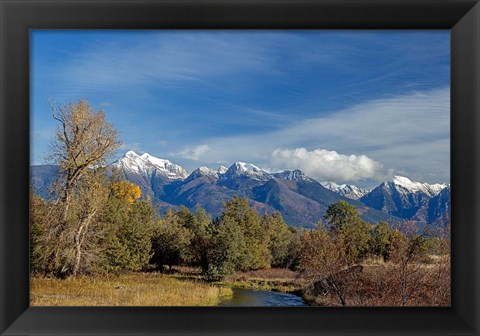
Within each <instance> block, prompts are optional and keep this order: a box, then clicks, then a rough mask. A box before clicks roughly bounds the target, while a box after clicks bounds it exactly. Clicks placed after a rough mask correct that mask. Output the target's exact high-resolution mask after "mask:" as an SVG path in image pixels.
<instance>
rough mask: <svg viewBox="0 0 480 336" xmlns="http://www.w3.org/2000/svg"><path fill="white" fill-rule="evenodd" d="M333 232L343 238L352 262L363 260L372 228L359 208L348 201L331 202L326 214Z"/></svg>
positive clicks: (346, 251)
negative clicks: (359, 211)
mask: <svg viewBox="0 0 480 336" xmlns="http://www.w3.org/2000/svg"><path fill="white" fill-rule="evenodd" d="M325 220H326V221H327V223H328V224H329V227H330V230H331V231H332V234H334V235H335V236H337V237H338V238H340V239H341V240H342V245H343V246H344V248H345V253H346V255H347V256H348V257H349V258H350V263H357V262H359V261H361V260H362V259H363V258H364V257H365V256H366V255H367V253H368V249H369V244H370V239H371V234H370V232H371V228H370V225H369V224H368V223H366V222H364V221H363V220H362V219H361V218H360V215H359V213H358V211H357V209H356V208H355V207H354V206H353V205H351V204H349V203H348V202H346V201H343V200H342V201H339V202H338V203H334V204H331V205H330V206H329V207H328V209H327V213H326V215H325Z"/></svg>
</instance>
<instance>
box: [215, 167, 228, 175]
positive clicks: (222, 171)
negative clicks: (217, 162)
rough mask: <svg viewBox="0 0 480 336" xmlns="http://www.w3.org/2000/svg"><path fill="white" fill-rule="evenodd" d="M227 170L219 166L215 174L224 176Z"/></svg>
mask: <svg viewBox="0 0 480 336" xmlns="http://www.w3.org/2000/svg"><path fill="white" fill-rule="evenodd" d="M227 170H228V168H227V167H225V166H220V167H218V169H217V172H218V173H219V174H225V173H226V172H227Z"/></svg>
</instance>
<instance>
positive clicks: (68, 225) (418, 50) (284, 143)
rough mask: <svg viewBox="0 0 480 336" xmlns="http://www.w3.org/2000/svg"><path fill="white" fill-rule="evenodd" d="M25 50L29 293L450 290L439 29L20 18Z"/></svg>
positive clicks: (208, 301) (95, 299) (282, 298)
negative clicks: (101, 25)
mask: <svg viewBox="0 0 480 336" xmlns="http://www.w3.org/2000/svg"><path fill="white" fill-rule="evenodd" d="M30 60H31V63H30V117H31V122H30V223H29V224H30V304H31V305H32V306H209V307H240V306H243V307H254V306H265V307H274V306H277V307H348V306H357V307H358V306H359V307H371V306H375V307H376V306H383V307H401V306H410V307H420V306H423V307H425V306H426V307H448V306H450V305H451V274H450V273H451V263H450V251H451V246H450V235H451V230H454V229H455V228H454V227H453V228H452V227H451V225H450V224H451V223H450V212H451V206H450V193H451V186H450V32H449V31H448V30H409V31H406V30H405V31H402V30H396V31H387V30H385V31H382V30H375V31H369V30H359V31H353V30H351V31H349V30H338V31H337V30H135V31H128V30H89V31H81V30H78V31H75V30H32V31H31V32H30ZM454 224H455V225H462V224H464V223H454ZM455 225H454V226H455Z"/></svg>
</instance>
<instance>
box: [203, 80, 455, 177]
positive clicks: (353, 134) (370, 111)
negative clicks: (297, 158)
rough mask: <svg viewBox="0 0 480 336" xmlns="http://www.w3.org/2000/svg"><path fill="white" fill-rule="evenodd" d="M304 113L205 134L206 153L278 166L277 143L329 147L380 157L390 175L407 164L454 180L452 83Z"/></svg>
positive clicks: (211, 158)
mask: <svg viewBox="0 0 480 336" xmlns="http://www.w3.org/2000/svg"><path fill="white" fill-rule="evenodd" d="M301 115H302V114H301V113H298V118H297V120H296V121H295V120H294V121H292V122H289V123H285V126H284V127H283V128H280V129H278V130H275V131H272V132H262V133H256V134H244V135H235V136H226V137H215V138H210V139H204V140H203V141H202V143H206V144H208V146H209V148H210V151H209V152H208V153H206V154H205V155H204V156H203V157H202V159H204V160H205V162H217V161H219V160H224V161H228V162H234V161H245V162H252V163H254V164H256V165H258V166H260V167H263V168H274V166H275V164H276V162H275V161H274V160H273V157H272V155H271V153H272V152H273V151H274V150H275V149H278V148H287V149H292V148H308V149H312V148H328V149H329V150H336V151H337V152H339V153H361V154H364V155H366V156H367V157H368V158H371V159H372V160H374V161H378V162H381V163H382V164H383V165H384V167H385V171H386V172H385V174H386V175H388V174H389V173H390V170H392V171H397V170H403V171H405V172H408V176H415V178H416V179H417V180H421V181H425V182H429V183H436V182H449V178H450V176H449V175H450V169H449V167H450V146H449V141H450V90H449V88H442V89H435V90H430V91H424V92H414V93H410V94H404V95H398V96H392V97H390V98H384V99H378V100H371V101H366V102H364V103H361V104H358V105H355V106H352V107H350V108H347V109H344V110H341V111H337V112H334V113H330V114H328V115H324V116H320V117H318V118H309V119H302V118H301ZM359 157H360V156H359ZM292 168H301V167H292ZM306 172H307V171H306ZM352 176H355V175H352ZM357 176H363V175H357ZM387 178H388V176H387ZM372 180H376V181H378V178H375V177H372ZM337 181H341V180H340V179H339V180H337Z"/></svg>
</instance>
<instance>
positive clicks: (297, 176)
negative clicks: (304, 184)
mask: <svg viewBox="0 0 480 336" xmlns="http://www.w3.org/2000/svg"><path fill="white" fill-rule="evenodd" d="M274 176H275V177H277V178H281V179H284V180H290V181H305V180H311V178H310V177H308V176H307V175H305V174H304V173H303V172H302V171H301V170H299V169H295V170H285V171H283V172H281V173H275V174H274Z"/></svg>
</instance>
